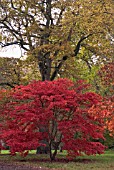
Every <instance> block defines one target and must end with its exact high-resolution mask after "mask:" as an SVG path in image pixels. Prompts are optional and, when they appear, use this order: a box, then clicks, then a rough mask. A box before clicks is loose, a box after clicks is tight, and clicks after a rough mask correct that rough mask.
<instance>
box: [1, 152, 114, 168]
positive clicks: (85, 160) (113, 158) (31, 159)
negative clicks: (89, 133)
mask: <svg viewBox="0 0 114 170" xmlns="http://www.w3.org/2000/svg"><path fill="white" fill-rule="evenodd" d="M64 158H65V152H63V153H61V154H59V156H58V160H57V161H55V162H50V161H49V157H48V155H36V154H35V151H31V153H30V154H29V155H28V156H27V157H26V158H24V159H23V158H21V157H20V156H19V155H17V156H16V157H11V156H10V155H8V151H2V153H1V154H0V161H2V162H6V163H10V162H13V163H14V164H15V163H16V164H19V165H20V164H23V165H27V166H33V167H47V168H50V169H51V168H58V169H61V170H91V169H92V170H113V169H114V150H109V151H106V152H105V154H102V155H96V156H84V157H78V158H76V159H75V160H74V161H70V162H69V161H68V160H66V159H64Z"/></svg>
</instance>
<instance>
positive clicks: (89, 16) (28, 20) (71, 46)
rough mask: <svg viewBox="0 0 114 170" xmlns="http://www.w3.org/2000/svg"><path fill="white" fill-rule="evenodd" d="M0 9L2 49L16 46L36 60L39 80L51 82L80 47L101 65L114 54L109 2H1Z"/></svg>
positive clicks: (46, 0)
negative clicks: (101, 62) (102, 61)
mask: <svg viewBox="0 0 114 170" xmlns="http://www.w3.org/2000/svg"><path fill="white" fill-rule="evenodd" d="M0 7H1V19H0V24H1V33H2V34H1V46H2V47H5V46H9V45H13V44H17V45H19V46H20V47H21V48H22V49H24V50H25V51H26V52H27V55H29V56H33V57H34V58H36V59H37V63H38V69H39V72H40V75H41V79H42V80H54V79H55V77H56V76H57V74H58V73H59V71H60V70H61V68H62V66H63V65H64V63H65V62H67V61H70V60H72V57H77V55H78V54H79V50H80V49H81V48H82V47H83V49H84V53H85V50H89V51H90V52H91V57H92V56H93V55H95V56H99V57H98V59H99V60H100V61H101V60H110V58H111V56H112V54H113V43H112V41H113V24H114V23H113V16H114V15H113V7H114V2H113V1H112V0H109V1H107V0H104V1H97V0H94V1H92V0H83V1H82V0H78V1H74V0H70V1H67V0H60V1H56V0H45V1H41V0H35V1H28V0H19V1H15V0H1V4H0ZM68 59H69V60H68Z"/></svg>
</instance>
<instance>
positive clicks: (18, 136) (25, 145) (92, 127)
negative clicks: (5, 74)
mask: <svg viewBox="0 0 114 170" xmlns="http://www.w3.org/2000/svg"><path fill="white" fill-rule="evenodd" d="M85 88H86V85H82V86H78V87H76V85H75V84H74V83H73V82H71V81H70V80H67V79H59V80H55V81H52V82H51V81H45V82H41V81H34V82H32V83H30V84H29V85H27V86H22V85H21V86H17V87H16V88H15V89H14V91H13V92H12V95H11V97H10V102H7V103H6V104H5V110H4V111H3V112H2V116H4V117H5V123H3V124H2V134H1V138H2V139H4V141H5V142H6V144H7V145H8V146H10V151H11V154H15V153H16V152H20V153H21V155H23V156H26V155H27V153H28V152H27V151H28V150H31V149H36V148H37V147H38V146H40V145H43V143H42V140H43V139H47V141H48V144H49V146H50V150H52V149H55V150H56V149H57V148H58V146H59V145H60V144H61V143H62V145H63V149H65V150H67V151H68V156H70V157H73V156H74V157H75V156H78V155H81V154H82V153H86V154H88V155H90V154H97V153H99V154H100V153H102V152H103V150H104V148H105V147H104V146H103V145H102V144H101V143H99V142H98V140H99V139H100V138H101V139H104V138H103V128H102V122H101V119H100V118H99V115H97V116H96V117H95V116H94V115H91V114H90V112H89V110H90V108H91V107H92V106H93V104H94V105H96V104H98V102H99V101H100V100H101V97H100V96H99V95H97V94H95V93H92V92H84V91H85ZM41 128H42V129H44V130H43V131H40V129H41ZM50 154H52V153H50Z"/></svg>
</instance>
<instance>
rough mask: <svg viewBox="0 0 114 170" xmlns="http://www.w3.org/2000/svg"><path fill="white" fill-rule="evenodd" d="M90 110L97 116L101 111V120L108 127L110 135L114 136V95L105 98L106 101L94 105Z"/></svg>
mask: <svg viewBox="0 0 114 170" xmlns="http://www.w3.org/2000/svg"><path fill="white" fill-rule="evenodd" d="M89 112H90V114H91V115H94V117H97V118H98V116H97V115H98V114H99V113H100V120H102V121H104V128H105V129H108V130H109V132H110V135H111V136H113V137H114V96H112V97H108V98H104V101H102V102H100V103H99V104H97V105H96V106H93V107H92V108H91V109H90V110H89Z"/></svg>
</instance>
